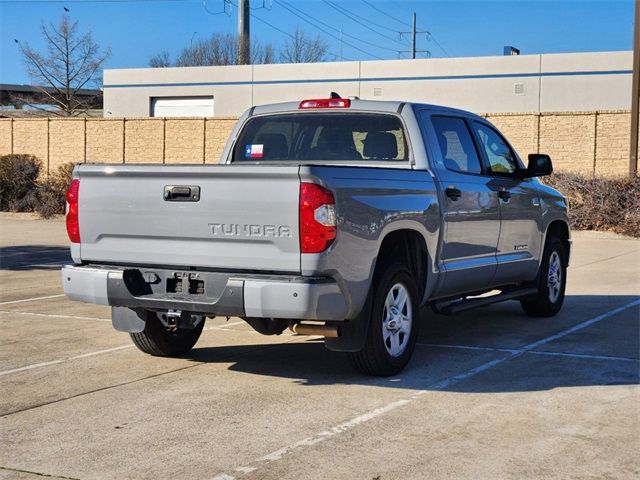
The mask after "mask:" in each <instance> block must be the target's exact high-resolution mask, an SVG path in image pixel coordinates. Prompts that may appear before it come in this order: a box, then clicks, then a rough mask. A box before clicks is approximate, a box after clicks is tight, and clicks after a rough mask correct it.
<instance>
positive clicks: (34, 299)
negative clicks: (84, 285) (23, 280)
mask: <svg viewBox="0 0 640 480" xmlns="http://www.w3.org/2000/svg"><path fill="white" fill-rule="evenodd" d="M64 296H65V294H64V293H60V294H58V295H48V296H46V297H32V298H23V299H22V300H11V301H10V302H0V305H11V304H12V303H26V302H35V301H37V300H48V299H50V298H60V297H64Z"/></svg>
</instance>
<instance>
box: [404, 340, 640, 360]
mask: <svg viewBox="0 0 640 480" xmlns="http://www.w3.org/2000/svg"><path fill="white" fill-rule="evenodd" d="M416 345H418V346H420V347H431V348H452V349H457V350H484V351H487V352H506V353H530V354H532V355H549V356H554V357H570V358H584V359H588V360H613V361H619V362H640V359H638V358H632V357H619V356H616V355H590V354H587V353H569V352H548V351H540V350H528V351H526V352H525V351H524V350H522V349H519V348H497V347H479V346H476V345H448V344H441V343H416Z"/></svg>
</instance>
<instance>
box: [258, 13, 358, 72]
mask: <svg viewBox="0 0 640 480" xmlns="http://www.w3.org/2000/svg"><path fill="white" fill-rule="evenodd" d="M267 10H269V9H267ZM251 17H252V18H254V19H256V20H258V21H259V22H260V23H263V24H265V25H267V26H268V27H270V28H272V29H274V30H277V31H278V32H280V33H282V34H283V35H286V36H287V37H289V38H291V39H292V40H295V37H294V36H293V35H291V34H290V33H289V32H286V31H284V30H282V29H281V28H279V27H276V26H275V25H273V24H272V23H269V22H267V21H266V20H264V19H262V18H260V17H258V16H257V15H256V14H255V13H252V14H251ZM329 53H331V55H333V56H334V57H337V55H336V54H335V53H333V52H329ZM346 60H348V59H346Z"/></svg>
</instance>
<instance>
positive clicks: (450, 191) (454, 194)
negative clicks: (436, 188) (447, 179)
mask: <svg viewBox="0 0 640 480" xmlns="http://www.w3.org/2000/svg"><path fill="white" fill-rule="evenodd" d="M444 194H445V195H446V196H447V197H449V198H450V199H451V200H453V201H454V202H455V201H456V200H458V199H459V198H460V197H461V196H462V192H461V191H460V190H459V189H457V188H456V187H454V186H453V185H450V186H448V187H447V188H446V189H445V191H444Z"/></svg>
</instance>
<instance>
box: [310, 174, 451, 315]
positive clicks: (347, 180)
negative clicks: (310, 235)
mask: <svg viewBox="0 0 640 480" xmlns="http://www.w3.org/2000/svg"><path fill="white" fill-rule="evenodd" d="M300 179H301V181H302V182H313V183H318V184H320V185H323V186H326V187H327V188H329V189H330V190H332V191H333V192H334V196H335V201H336V215H337V227H338V234H337V238H336V240H335V242H334V243H333V244H332V245H331V247H329V249H328V250H327V251H326V252H323V253H321V254H302V255H301V271H302V274H303V275H326V276H331V277H333V278H334V279H336V280H337V281H338V283H339V284H340V286H341V287H342V291H343V292H345V293H346V294H347V296H348V297H349V298H348V299H347V303H348V304H349V306H350V307H349V313H348V315H347V318H354V317H355V316H357V315H358V313H359V312H360V310H361V309H362V307H363V305H364V302H365V299H366V296H367V293H368V291H369V287H370V285H371V280H372V277H373V271H374V268H375V265H376V259H377V256H378V251H379V249H380V246H381V244H382V242H383V240H384V238H385V237H386V236H387V235H388V234H389V233H391V232H393V231H396V230H401V229H408V230H414V231H416V232H418V233H419V234H420V235H422V237H423V238H424V240H425V243H426V245H427V250H428V252H429V265H428V271H429V272H430V273H431V274H430V275H428V276H429V277H430V279H433V278H435V275H433V273H436V270H435V264H434V258H433V257H434V255H435V252H436V249H437V244H438V235H439V230H440V210H439V206H438V198H437V191H436V185H435V182H434V181H433V177H432V176H431V174H430V173H429V172H427V171H421V170H409V169H406V168H405V169H402V168H398V169H393V168H375V167H368V168H362V167H325V166H305V167H301V169H300Z"/></svg>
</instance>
